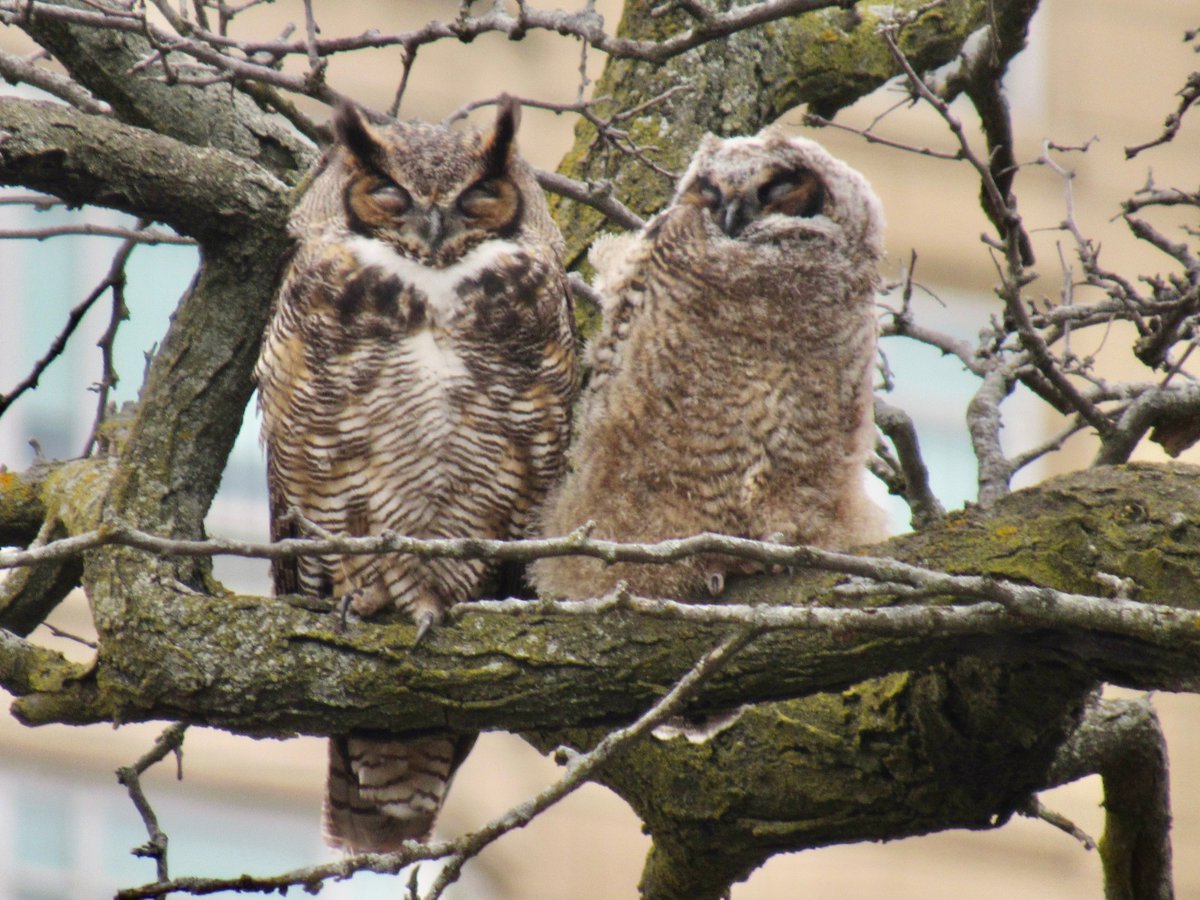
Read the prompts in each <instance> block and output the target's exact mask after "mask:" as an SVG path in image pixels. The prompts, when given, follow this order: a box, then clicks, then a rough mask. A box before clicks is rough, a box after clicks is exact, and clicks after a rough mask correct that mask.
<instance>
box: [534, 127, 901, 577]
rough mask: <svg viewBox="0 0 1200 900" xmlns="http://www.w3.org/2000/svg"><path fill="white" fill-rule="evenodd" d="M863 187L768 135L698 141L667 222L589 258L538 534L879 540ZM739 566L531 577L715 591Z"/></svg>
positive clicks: (556, 568) (869, 212)
mask: <svg viewBox="0 0 1200 900" xmlns="http://www.w3.org/2000/svg"><path fill="white" fill-rule="evenodd" d="M882 231H883V220H882V214H881V212H880V206H879V202H878V199H877V198H876V197H875V194H874V193H873V192H872V191H871V188H870V186H869V185H868V184H867V182H866V180H865V179H864V178H863V177H862V176H861V175H860V174H859V173H858V172H856V171H854V170H853V169H851V168H850V167H849V166H847V165H846V164H844V163H842V162H841V161H839V160H837V159H834V158H833V157H831V156H830V155H829V154H828V153H826V152H825V150H824V149H822V148H821V147H820V146H819V145H817V144H815V143H813V142H812V141H808V140H804V139H802V138H791V139H789V138H788V137H786V136H785V135H783V134H782V133H780V132H779V131H777V130H773V129H767V130H766V131H764V132H762V133H760V134H759V135H758V136H756V137H748V138H732V139H728V140H719V139H717V138H715V137H712V136H709V137H706V138H705V139H704V141H703V142H702V143H701V145H700V147H699V149H698V151H697V152H696V155H695V157H694V158H693V160H692V163H691V166H690V167H689V168H688V170H687V172H686V173H685V174H684V176H683V178H682V179H681V180H680V183H679V186H678V189H677V191H676V194H675V197H674V199H673V200H672V202H671V204H670V205H669V206H668V207H667V209H666V210H665V211H664V212H662V213H660V214H659V215H658V216H657V217H656V218H654V219H653V220H651V222H649V223H648V224H647V225H646V227H645V228H644V229H643V230H642V231H641V232H640V233H639V234H638V235H636V236H634V237H629V238H615V239H607V241H606V242H604V243H599V244H598V245H597V246H596V247H594V248H593V251H592V257H593V262H594V264H595V266H596V269H597V272H598V275H599V281H598V286H599V288H600V292H601V295H602V297H603V299H604V304H605V307H606V308H605V310H604V322H603V324H602V326H601V331H600V334H599V335H598V336H597V338H596V340H595V341H594V342H593V345H592V348H591V361H592V364H593V374H592V381H591V383H590V384H589V386H588V389H587V391H586V393H585V397H584V401H583V403H582V410H581V414H580V419H579V423H578V426H577V428H578V435H577V438H576V442H575V444H574V446H573V449H572V455H571V469H572V471H571V472H570V474H569V475H568V476H567V478H566V480H565V482H564V483H563V486H562V488H561V490H559V491H558V492H557V494H556V495H555V496H553V497H552V498H551V500H550V502H549V503H548V506H547V511H546V513H545V515H544V522H543V531H544V533H546V534H551V535H558V534H566V533H568V532H570V531H572V530H573V529H575V528H578V527H579V526H581V525H583V524H584V523H586V522H588V521H589V520H590V521H591V522H593V523H594V527H593V530H592V535H593V536H594V537H601V538H609V539H615V540H624V541H655V540H660V539H664V538H670V537H681V536H686V535H691V534H695V533H698V532H703V531H714V532H721V533H724V534H731V535H739V536H743V537H749V538H757V539H761V540H782V541H784V542H786V543H807V544H815V545H818V546H822V547H827V548H840V547H846V546H849V545H852V544H858V543H866V542H870V541H874V540H877V539H881V538H882V537H883V536H884V535H885V528H884V519H883V514H882V511H881V510H879V509H878V508H877V507H876V506H875V505H874V504H873V503H872V502H871V501H870V500H869V499H868V498H867V496H866V494H865V491H864V487H863V476H864V472H863V469H864V464H865V461H866V458H867V455H868V453H869V452H870V451H871V448H872V447H873V444H874V428H873V417H872V406H873V403H872V371H873V364H874V358H875V336H876V323H875V315H874V291H875V287H876V282H877V279H878V275H877V271H876V265H877V262H878V260H879V258H880V255H881V253H882ZM748 570H752V567H750V566H747V565H746V564H745V563H739V562H738V561H736V560H733V559H730V558H724V559H723V558H719V557H714V556H709V557H701V558H697V559H691V560H686V561H683V562H679V563H673V564H670V565H667V566H655V565H647V564H631V563H622V564H617V565H611V566H606V565H605V564H604V563H602V562H601V561H599V560H594V559H586V558H580V557H558V558H553V559H543V560H540V561H539V562H538V563H536V564H535V566H534V568H533V580H534V583H535V585H536V586H537V588H538V590H539V592H540V593H543V594H548V595H557V596H572V597H581V596H595V595H599V594H602V593H604V592H605V591H608V590H611V589H612V588H613V587H614V586H615V585H616V584H617V582H618V581H625V582H626V583H627V584H628V585H629V587H630V589H631V590H633V591H634V592H637V593H642V594H652V595H660V596H673V597H684V598H693V599H694V598H696V597H697V596H703V595H704V594H705V593H719V592H720V591H721V590H722V588H723V586H724V580H725V575H726V574H727V573H729V572H735V571H748Z"/></svg>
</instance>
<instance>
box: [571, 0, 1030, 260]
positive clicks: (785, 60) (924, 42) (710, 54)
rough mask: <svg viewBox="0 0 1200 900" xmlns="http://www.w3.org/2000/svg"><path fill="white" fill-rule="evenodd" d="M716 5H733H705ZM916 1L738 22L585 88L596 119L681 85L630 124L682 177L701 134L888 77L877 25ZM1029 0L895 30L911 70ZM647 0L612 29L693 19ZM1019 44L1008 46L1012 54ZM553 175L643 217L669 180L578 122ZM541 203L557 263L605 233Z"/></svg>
mask: <svg viewBox="0 0 1200 900" xmlns="http://www.w3.org/2000/svg"><path fill="white" fill-rule="evenodd" d="M709 5H710V6H711V7H712V8H713V9H714V10H716V11H725V10H727V9H729V8H730V7H732V6H733V5H734V4H733V2H732V0H721V2H718V3H711V4H709ZM924 5H925V4H923V3H922V2H920V0H902V2H898V3H894V4H886V5H868V4H857V5H855V6H854V7H853V8H850V9H828V10H823V11H819V12H813V13H809V14H807V15H802V16H795V17H793V18H789V19H782V20H780V21H777V22H772V23H770V24H768V25H764V26H761V27H759V28H752V29H748V30H746V31H744V32H740V33H738V34H735V35H732V36H731V37H730V38H728V39H727V40H724V41H716V42H713V43H710V44H706V45H703V46H701V47H699V48H697V49H695V50H692V51H690V52H688V53H684V54H682V55H680V56H677V57H675V58H673V59H671V60H668V61H667V62H665V63H662V64H656V63H648V62H640V61H637V60H631V59H611V60H609V62H608V64H607V65H606V66H605V69H604V73H603V74H602V75H601V77H600V79H599V80H598V81H597V83H596V86H595V89H594V91H593V95H594V96H596V97H603V98H607V102H606V103H605V104H604V105H603V107H602V108H601V110H600V112H601V114H602V115H604V114H610V113H616V112H619V111H621V110H623V109H632V108H633V107H636V106H639V105H640V104H643V103H645V102H647V101H648V100H650V99H651V98H654V97H658V96H661V95H663V94H666V92H667V91H669V90H671V89H672V88H678V87H679V86H681V85H686V86H687V88H688V89H687V90H686V91H680V92H676V93H674V94H672V95H670V96H668V97H666V98H665V99H663V100H662V101H661V102H659V103H656V104H654V105H653V106H651V107H650V108H648V109H647V110H645V112H643V113H642V114H641V115H639V116H638V117H637V119H635V120H633V121H632V122H631V123H627V124H623V125H622V127H628V128H629V136H630V138H631V139H632V140H633V141H634V142H635V143H636V144H638V145H639V146H641V147H645V148H648V149H647V156H648V157H649V158H650V159H651V160H653V161H654V163H656V164H657V165H658V166H659V167H661V168H662V169H665V170H667V171H669V172H676V173H679V172H682V171H683V169H684V168H685V167H686V165H687V162H688V160H689V159H690V158H691V156H692V153H693V151H694V150H695V149H696V145H697V143H698V142H699V141H700V138H701V137H703V136H704V135H705V134H706V133H709V132H711V133H713V134H718V135H739V134H753V133H755V132H757V131H758V130H760V129H761V128H763V127H764V126H766V125H769V124H771V123H772V122H774V121H776V120H777V119H778V118H779V117H780V116H782V115H783V114H784V113H786V112H788V111H789V110H792V109H795V108H796V107H798V106H801V105H807V107H808V108H809V109H811V110H812V111H813V112H817V113H820V114H821V115H824V116H831V115H833V114H834V113H835V112H836V111H837V110H839V109H841V108H842V107H844V106H846V105H848V104H850V103H853V102H854V101H855V100H857V99H858V98H860V97H862V96H864V95H866V94H868V93H870V92H871V91H873V90H874V89H875V88H877V87H879V86H880V85H882V84H883V83H884V82H886V81H887V80H888V79H890V78H892V77H894V76H895V75H896V74H897V68H896V64H895V61H894V60H893V59H892V57H891V54H890V53H889V52H888V48H887V45H886V44H885V43H884V42H883V40H882V38H881V37H880V36H879V33H878V29H879V26H880V25H881V24H882V22H883V19H884V17H885V16H887V17H889V18H890V17H892V16H895V17H898V18H899V17H904V16H906V15H909V14H911V13H914V12H915V11H916V10H918V9H919V8H920V7H922V6H924ZM1035 5H1036V3H1030V2H1029V0H1021V2H1017V0H1007V2H1005V0H998V2H995V3H994V4H992V3H989V2H984V0H949V2H947V3H943V4H941V5H939V6H937V7H935V8H933V9H930V10H928V11H926V12H925V13H923V14H922V15H920V16H919V17H918V18H917V19H916V20H915V21H914V22H913V23H911V24H909V25H907V26H906V27H905V29H904V30H903V31H902V33H901V36H900V46H901V49H903V50H904V51H905V53H906V54H908V56H909V58H910V60H911V61H912V63H913V66H914V67H915V68H916V69H917V71H927V70H929V69H932V68H935V67H937V66H939V65H942V64H943V63H946V62H949V61H950V60H952V59H953V58H954V57H955V55H956V54H957V53H958V52H959V50H960V48H961V47H962V45H963V41H965V40H966V38H967V36H968V35H970V34H971V32H973V31H974V30H976V29H977V28H979V27H980V26H981V25H982V24H983V23H984V22H985V21H987V16H988V15H989V12H990V8H991V7H993V6H994V11H995V14H996V16H997V19H998V21H999V22H1000V24H1001V26H1002V28H1007V29H1008V30H1009V31H1016V32H1019V34H1020V35H1021V36H1022V39H1023V35H1024V26H1025V23H1026V22H1027V21H1028V17H1029V16H1030V15H1031V14H1032V7H1033V6H1035ZM661 6H662V4H661V3H659V2H658V0H632V2H629V3H627V4H626V6H625V12H624V16H623V17H622V20H621V24H620V28H619V33H620V34H621V35H622V36H626V37H631V38H641V39H647V40H653V39H655V38H661V37H664V36H666V35H670V34H673V33H675V32H677V31H680V30H682V29H684V28H687V27H689V26H690V25H692V24H693V21H692V20H691V19H689V18H688V17H687V16H686V14H685V13H683V12H681V11H678V10H677V11H675V12H672V13H670V14H669V15H657V16H656V15H653V14H652V13H653V11H654V10H656V9H658V8H659V7H661ZM1019 46H1020V45H1019V44H1017V45H1016V46H1014V47H1013V48H1012V52H1016V49H1019ZM560 171H562V172H563V174H566V175H570V176H571V177H573V178H579V179H582V180H585V181H592V182H609V183H611V184H612V185H613V186H614V188H615V192H616V195H617V196H618V197H620V198H621V200H622V201H623V202H624V203H625V204H626V205H628V206H629V207H630V208H632V209H633V210H634V211H636V212H637V213H639V214H641V215H643V216H649V215H651V214H653V213H654V212H656V211H657V210H658V209H660V208H661V207H662V206H663V204H664V203H665V202H666V200H667V198H668V197H669V196H670V193H671V189H672V186H673V183H672V179H671V178H670V177H668V176H667V175H664V174H662V173H661V172H658V171H656V170H655V169H653V168H651V167H650V166H648V165H646V164H645V163H643V162H639V161H638V160H635V159H633V158H631V157H630V156H629V155H628V154H627V153H625V152H623V151H622V150H621V149H620V148H618V147H616V146H614V144H613V143H611V142H609V141H607V140H605V139H603V137H602V136H601V135H600V134H599V133H598V132H597V130H596V128H595V126H593V125H592V124H591V123H589V122H586V121H584V120H580V122H579V124H578V125H576V127H575V144H574V146H573V147H572V148H571V150H570V151H569V152H568V153H567V155H566V156H565V157H564V159H563V161H562V164H561V166H560ZM551 206H552V210H553V212H554V215H555V219H556V220H557V222H558V224H559V226H560V227H561V228H562V230H563V234H564V236H565V238H566V241H567V259H568V264H571V265H574V264H577V263H578V262H579V261H580V260H581V259H582V256H583V254H584V253H585V251H586V249H587V247H588V245H589V244H590V243H591V242H592V240H593V239H594V238H595V237H596V235H597V234H598V233H599V232H600V231H602V230H603V229H604V228H605V219H604V217H603V215H602V214H600V213H599V212H597V211H595V210H593V209H591V208H590V207H586V206H583V205H581V204H579V203H578V202H576V201H574V200H570V199H567V198H563V197H554V198H552V201H551Z"/></svg>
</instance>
